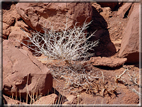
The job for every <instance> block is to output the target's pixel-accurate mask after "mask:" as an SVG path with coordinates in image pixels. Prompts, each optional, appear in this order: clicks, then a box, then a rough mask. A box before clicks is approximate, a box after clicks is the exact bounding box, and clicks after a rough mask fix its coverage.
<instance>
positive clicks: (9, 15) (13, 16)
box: [2, 3, 20, 25]
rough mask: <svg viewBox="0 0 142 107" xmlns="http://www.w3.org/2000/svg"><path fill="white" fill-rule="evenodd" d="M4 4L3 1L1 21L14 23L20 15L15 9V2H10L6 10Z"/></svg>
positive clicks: (9, 23)
mask: <svg viewBox="0 0 142 107" xmlns="http://www.w3.org/2000/svg"><path fill="white" fill-rule="evenodd" d="M4 4H5V5H6V3H3V6H2V8H3V22H4V23H6V24H8V25H12V24H14V23H15V22H16V21H17V20H18V19H20V15H19V14H18V13H17V11H16V9H15V4H11V6H10V9H8V10H6V9H4V8H5V7H6V6H5V7H4Z"/></svg>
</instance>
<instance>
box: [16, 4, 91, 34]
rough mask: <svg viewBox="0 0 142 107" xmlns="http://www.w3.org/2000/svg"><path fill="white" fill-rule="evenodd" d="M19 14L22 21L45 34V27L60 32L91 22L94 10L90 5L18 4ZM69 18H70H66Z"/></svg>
mask: <svg viewBox="0 0 142 107" xmlns="http://www.w3.org/2000/svg"><path fill="white" fill-rule="evenodd" d="M16 9H17V12H18V13H19V14H20V16H21V17H22V19H23V20H24V21H25V22H26V23H27V24H28V25H29V26H30V27H31V28H32V29H34V30H37V31H41V32H43V31H42V30H43V27H46V28H47V29H51V26H53V29H54V30H57V31H59V30H60V29H64V28H65V23H66V19H67V22H68V28H69V27H73V26H74V24H75V22H79V23H78V25H82V24H83V22H84V21H85V20H86V19H87V22H88V21H91V17H92V8H91V4H90V3H18V4H17V5H16ZM66 17H68V18H66Z"/></svg>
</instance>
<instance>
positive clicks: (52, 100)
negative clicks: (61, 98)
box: [33, 94, 58, 105]
mask: <svg viewBox="0 0 142 107" xmlns="http://www.w3.org/2000/svg"><path fill="white" fill-rule="evenodd" d="M57 99H58V96H57V95H56V94H50V95H47V96H44V97H41V98H39V100H37V101H36V102H34V103H33V104H34V105H36V104H56V103H57Z"/></svg>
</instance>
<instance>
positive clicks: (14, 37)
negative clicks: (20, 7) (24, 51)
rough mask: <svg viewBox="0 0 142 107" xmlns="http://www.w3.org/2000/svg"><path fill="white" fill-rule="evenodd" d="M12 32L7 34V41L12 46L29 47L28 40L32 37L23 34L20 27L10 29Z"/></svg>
mask: <svg viewBox="0 0 142 107" xmlns="http://www.w3.org/2000/svg"><path fill="white" fill-rule="evenodd" d="M11 29H12V32H11V33H10V34H9V37H8V40H10V41H11V42H12V43H13V45H14V46H16V47H20V46H21V43H22V42H23V43H25V44H26V45H29V44H30V43H31V42H30V40H29V38H28V36H29V37H31V36H32V35H31V34H30V33H28V32H26V31H25V32H24V31H23V30H21V29H20V27H16V26H14V27H11Z"/></svg>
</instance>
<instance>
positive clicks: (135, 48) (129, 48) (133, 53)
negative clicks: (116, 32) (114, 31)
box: [119, 3, 139, 63]
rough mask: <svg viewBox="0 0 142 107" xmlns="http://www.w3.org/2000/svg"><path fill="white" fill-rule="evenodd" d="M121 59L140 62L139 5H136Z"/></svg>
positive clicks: (123, 39)
mask: <svg viewBox="0 0 142 107" xmlns="http://www.w3.org/2000/svg"><path fill="white" fill-rule="evenodd" d="M119 57H125V58H127V62H130V63H135V62H139V3H135V4H134V8H133V11H132V13H131V15H130V18H129V21H128V23H127V26H126V28H125V29H124V31H123V38H122V42H121V48H120V52H119Z"/></svg>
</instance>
